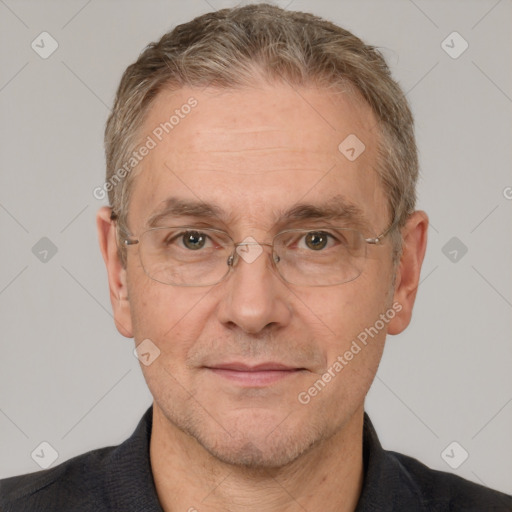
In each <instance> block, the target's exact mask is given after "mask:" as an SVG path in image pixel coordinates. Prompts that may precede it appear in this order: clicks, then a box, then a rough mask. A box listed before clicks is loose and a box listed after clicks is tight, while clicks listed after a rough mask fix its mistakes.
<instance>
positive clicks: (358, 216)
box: [147, 194, 369, 230]
mask: <svg viewBox="0 0 512 512" xmlns="http://www.w3.org/2000/svg"><path fill="white" fill-rule="evenodd" d="M273 214H274V218H275V219H277V223H278V224H286V223H292V222H298V221H308V220H323V221H342V222H343V223H344V224H349V225H350V226H351V227H355V228H358V229H365V230H366V229H368V228H369V224H368V222H367V220H366V217H365V215H364V212H363V210H362V209H361V208H360V207H359V206H357V205H355V204H353V203H352V202H350V201H348V200H347V199H346V198H345V197H344V196H343V195H340V194H338V195H336V196H334V197H331V198H329V199H328V200H327V201H326V202H325V203H322V204H311V203H299V204H296V205H294V206H292V207H291V208H289V209H288V210H276V209H274V210H273ZM173 217H194V218H196V219H211V218H215V219H226V220H227V219H228V217H229V214H228V213H227V212H225V211H224V210H223V209H222V207H220V206H219V205H218V204H215V203H206V202H203V201H200V200H190V199H182V198H178V197H169V198H167V199H166V200H165V201H164V202H163V205H162V206H161V207H160V208H159V209H158V210H157V211H156V212H155V213H154V214H152V215H151V216H150V217H149V219H148V220H147V226H148V227H149V228H153V227H157V226H159V225H161V223H162V221H164V220H169V219H171V218H173Z"/></svg>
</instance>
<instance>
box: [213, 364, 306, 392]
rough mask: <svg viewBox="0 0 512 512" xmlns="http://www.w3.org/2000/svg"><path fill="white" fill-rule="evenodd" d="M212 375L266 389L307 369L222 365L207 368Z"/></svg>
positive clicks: (283, 366)
mask: <svg viewBox="0 0 512 512" xmlns="http://www.w3.org/2000/svg"><path fill="white" fill-rule="evenodd" d="M204 368H205V369H206V370H208V371H210V372H212V374H214V375H216V376H218V377H221V378H223V379H227V380H229V381H231V382H233V383H235V384H238V385H240V386H243V387H264V386H268V385H270V384H273V383H275V382H278V381H281V380H283V379H286V378H291V377H293V376H296V375H298V374H301V373H303V372H305V371H307V370H306V368H298V367H294V366H287V365H284V364H281V363H275V362H268V363H262V364H258V365H248V364H245V363H239V362H234V363H221V364H215V365H212V366H205V367H204Z"/></svg>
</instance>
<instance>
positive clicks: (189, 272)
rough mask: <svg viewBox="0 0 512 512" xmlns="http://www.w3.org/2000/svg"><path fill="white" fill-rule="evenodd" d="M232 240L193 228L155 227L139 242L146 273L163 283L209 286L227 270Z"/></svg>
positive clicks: (205, 230)
mask: <svg viewBox="0 0 512 512" xmlns="http://www.w3.org/2000/svg"><path fill="white" fill-rule="evenodd" d="M231 250H232V241H231V239H230V238H229V237H228V236H227V234H226V233H223V232H221V231H217V230H212V229H202V230H199V229H197V228H193V227H176V228H156V229H151V230H149V231H146V232H145V233H144V234H143V235H142V236H141V239H140V259H141V263H142V266H143V268H144V271H145V272H146V274H147V275H148V276H149V277H151V278H152V279H154V280H155V281H158V282H160V283H164V284H172V285H176V286H208V285H212V284H216V283H218V282H219V281H220V280H221V279H222V278H223V277H224V276H225V275H226V274H227V272H228V271H229V267H228V266H227V259H228V257H229V255H230V252H231Z"/></svg>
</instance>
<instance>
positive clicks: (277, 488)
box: [150, 403, 364, 512]
mask: <svg viewBox="0 0 512 512" xmlns="http://www.w3.org/2000/svg"><path fill="white" fill-rule="evenodd" d="M363 414H364V413H363V407H361V408H360V409H359V410H358V411H356V413H355V414H354V415H353V416H352V417H351V418H350V420H349V421H348V422H347V423H346V424H345V425H344V426H343V427H342V428H341V429H340V430H339V431H338V432H337V433H336V434H335V435H333V436H332V437H331V438H329V439H327V440H325V441H322V442H321V443H319V444H317V445H316V446H315V447H313V448H311V449H310V450H309V451H308V452H307V453H305V454H303V455H301V456H300V457H299V458H298V459H296V460H295V461H293V462H292V463H290V464H289V465H287V466H285V467H281V468H270V469H269V468H259V469H258V468H257V469H254V468H250V469H248V468H241V467H237V466H233V465H229V464H226V463H224V462H222V461H219V460H218V459H217V458H215V457H213V456H212V455H211V454H210V453H208V452H207V451H206V450H205V449H204V448H203V447H202V446H201V445H199V443H198V442H197V441H196V440H195V439H194V438H192V437H190V436H189V435H188V434H185V433H184V432H182V431H181V430H179V429H178V428H176V427H175V426H174V425H173V424H171V423H170V422H169V421H168V420H167V418H166V417H165V416H164V414H163V412H162V411H161V410H160V408H159V407H158V406H157V405H156V403H154V404H153V428H152V432H151V441H150V458H151V469H152V472H153V478H154V481H155V487H156V491H157V494H158V498H159V501H160V504H161V506H162V508H163V510H164V511H165V512H175V511H190V512H193V511H194V510H196V511H198V512H214V511H225V510H230V511H233V512H238V511H242V510H243V511H244V512H252V511H261V510H265V511H268V512H273V511H279V512H292V511H303V510H322V511H323V512H330V511H333V512H334V511H336V512H349V511H354V510H355V508H356V505H357V501H358V498H359V495H360V493H361V488H362V483H363V458H362V431H363Z"/></svg>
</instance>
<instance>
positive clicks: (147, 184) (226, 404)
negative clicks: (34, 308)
mask: <svg viewBox="0 0 512 512" xmlns="http://www.w3.org/2000/svg"><path fill="white" fill-rule="evenodd" d="M105 140H106V154H107V181H106V190H108V192H109V199H110V204H111V207H109V208H107V207H104V208H102V209H101V210H100V211H99V213H98V217H97V219H98V220H97V224H98V232H99V239H100V246H101V250H102V254H103V257H104V260H105V263H106V266H107V271H108V279H109V286H110V296H111V301H112V307H113V310H114V317H115V322H116V326H117V328H118V330H119V331H120V332H121V334H123V335H124V336H126V337H133V338H134V339H135V343H136V345H137V350H138V353H139V357H140V359H141V363H142V364H141V368H142V371H143V374H144V377H145V379H146V381H147V384H148V386H149V389H150V391H151V393H152V395H153V397H154V403H153V406H152V407H151V408H150V409H149V410H148V411H147V413H146V414H145V416H144V417H143V419H142V420H141V422H140V424H139V426H138V427H137V429H136V431H135V433H134V434H133V436H132V437H131V438H130V439H128V440H127V441H126V442H125V443H123V444H121V445H120V446H118V447H110V448H103V449H100V450H95V451H93V452H89V453H87V454H84V455H81V456H79V457H76V458H74V459H71V460H69V461H67V462H65V463H63V464H60V465H58V466H56V467H54V468H52V469H49V470H46V471H41V472H38V473H34V474H29V475H22V476H18V477H13V478H10V479H6V480H4V481H2V482H1V483H0V495H1V498H0V508H1V510H3V511H4V510H5V511H9V512H10V511H16V512H17V511H25V510H27V511H28V510H37V511H46V510H52V511H64V510H66V511H67V510H73V511H88V510H90V511H93V510H94V511H103V510H115V511H123V512H127V511H162V510H163V511H180V510H183V511H187V510H188V511H195V510H197V511H200V512H202V511H224V510H231V511H241V510H244V511H253V510H258V511H261V510H263V511H296V510H297V511H298V510H308V511H318V510H322V511H333V512H334V511H338V512H345V511H354V510H357V511H370V510H372V511H373V510H379V511H385V510H404V511H417V510H418V511H421V510H425V511H426V510H436V511H437V510H438V511H441V510H458V511H462V510H464V511H467V510H474V511H476V510H499V511H501V510H503V511H504V510H512V498H510V497H509V496H506V495H504V494H501V493H498V492H496V491H492V490H490V489H486V488H484V487H481V486H479V485H476V484H473V483H470V482H467V481H465V480H462V479H461V478H459V477H456V476H453V475H450V474H446V473H441V472H437V471H433V470H430V469H428V468H427V467H426V466H423V465H422V464H421V463H419V462H418V461H416V460H414V459H412V458H409V457H406V456H404V455H400V454H396V453H392V452H386V451H384V450H383V449H382V448H381V446H380V444H379V442H378V439H377V436H376V433H375V431H374V429H373V427H372V425H371V422H370V420H369V418H368V417H367V416H366V415H365V413H364V399H365V396H366V394H367V392H368V390H369V388H370V385H371V383H372V380H373V378H374V376H375V373H376V371H377V367H378V364H379V361H380V358H381V355H382V351H383V348H384V341H385V337H386V334H387V333H389V334H397V333H400V332H402V331H403V330H404V329H405V328H406V327H407V325H408V324H409V321H410V319H411V314H412V308H413V304H414V300H415V297H416V291H417V287H418V281H419V276H420V270H421V265H422V261H423V256H424V253H425V248H426V233H427V226H428V219H427V216H426V214H425V213H424V212H421V211H415V210H414V205H415V184H416V179H417V169H418V162H417V155H416V146H415V140H414V133H413V120H412V116H411V113H410V110H409V108H408V105H407V102H406V99H405V97H404V95H403V93H402V92H401V90H400V88H399V87H398V85H397V84H396V83H395V82H394V81H393V80H392V78H391V77H390V75H389V70H388V68H387V66H386V64H385V62H384V61H383V59H382V57H381V56H380V54H379V53H378V52H377V51H376V50H375V49H373V48H372V47H370V46H367V45H365V44H364V43H363V42H362V41H360V40H359V39H358V38H356V37H355V36H354V35H352V34H350V33H349V32H347V31H345V30H343V29H341V28H339V27H337V26H335V25H333V24H331V23H328V22H326V21H323V20H321V19H319V18H317V17H315V16H312V15H309V14H304V13H299V12H287V11H284V10H281V9H279V8H277V7H272V6H270V5H264V4H261V5H256V6H249V7H244V8H237V9H225V10H222V11H218V12H216V13H213V14H207V15H204V16H201V17H199V18H197V19H195V20H193V21H192V22H190V23H187V24H184V25H180V26H178V27H177V28H176V29H174V30H173V31H172V32H171V33H169V34H166V35H165V36H164V37H163V38H162V39H161V40H160V41H159V42H158V43H155V44H152V45H150V46H149V47H148V48H146V50H145V51H144V52H143V53H142V54H141V56H140V57H139V59H138V60H137V62H136V63H135V64H133V65H132V66H130V67H129V68H128V69H127V70H126V72H125V74H124V76H123V78H122V81H121V84H120V86H119V89H118V93H117V98H116V101H115V105H114V110H113V113H112V115H111V117H110V119H109V121H108V123H107V128H106V136H105Z"/></svg>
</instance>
